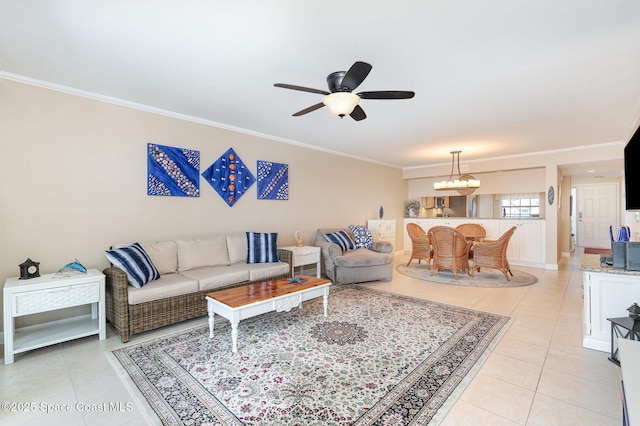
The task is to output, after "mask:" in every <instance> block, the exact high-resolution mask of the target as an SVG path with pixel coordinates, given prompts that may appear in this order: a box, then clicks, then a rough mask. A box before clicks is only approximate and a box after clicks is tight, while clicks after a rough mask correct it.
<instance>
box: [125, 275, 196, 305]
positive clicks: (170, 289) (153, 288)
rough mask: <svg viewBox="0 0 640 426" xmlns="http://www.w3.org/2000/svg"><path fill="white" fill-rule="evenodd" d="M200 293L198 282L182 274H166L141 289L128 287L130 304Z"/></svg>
mask: <svg viewBox="0 0 640 426" xmlns="http://www.w3.org/2000/svg"><path fill="white" fill-rule="evenodd" d="M197 291H198V281H196V280H194V279H192V278H189V277H185V276H183V275H180V274H165V275H162V276H161V277H160V278H159V279H157V280H155V281H151V282H150V283H147V284H145V285H144V286H142V287H141V288H135V287H133V286H131V285H130V286H127V292H128V293H129V304H130V305H137V304H138V303H143V302H151V301H153V300H159V299H164V298H165V297H171V296H179V295H181V294H189V293H195V292H197ZM203 303H204V302H203Z"/></svg>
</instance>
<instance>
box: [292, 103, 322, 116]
mask: <svg viewBox="0 0 640 426" xmlns="http://www.w3.org/2000/svg"><path fill="white" fill-rule="evenodd" d="M323 106H324V104H323V103H322V102H320V103H319V104H315V105H311V106H310V107H308V108H305V109H303V110H301V111H298V112H296V113H295V114H293V116H294V117H300V116H301V115H305V114H308V113H310V112H312V111H315V110H317V109H320V108H322V107H323Z"/></svg>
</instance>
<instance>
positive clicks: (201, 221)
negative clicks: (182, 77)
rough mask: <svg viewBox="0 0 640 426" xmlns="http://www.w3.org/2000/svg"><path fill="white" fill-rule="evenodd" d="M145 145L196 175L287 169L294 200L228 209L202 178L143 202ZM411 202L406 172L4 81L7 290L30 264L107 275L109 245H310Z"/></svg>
mask: <svg viewBox="0 0 640 426" xmlns="http://www.w3.org/2000/svg"><path fill="white" fill-rule="evenodd" d="M148 142H154V143H158V144H162V145H170V146H176V147H184V148H189V149H197V150H200V160H201V172H202V171H204V170H205V169H206V168H207V167H208V166H209V165H210V164H211V163H213V162H214V161H215V160H216V159H217V158H218V157H219V156H220V155H221V154H223V153H224V152H225V151H226V150H227V149H228V148H230V147H232V148H233V149H234V150H235V151H236V152H237V154H238V155H239V156H240V157H241V158H242V160H243V161H244V162H245V163H246V164H247V165H248V166H249V169H250V170H251V171H252V172H253V173H254V174H255V170H256V160H268V161H275V162H279V163H286V164H289V200H288V201H273V200H257V199H256V184H254V185H253V186H252V187H251V188H250V189H249V191H248V192H247V193H246V194H245V195H244V196H243V197H242V198H241V199H240V200H239V201H238V202H237V203H236V204H235V205H234V206H233V207H229V206H227V204H226V203H224V202H223V201H222V199H221V198H220V197H219V196H218V194H217V193H216V192H215V191H214V190H213V188H211V187H210V186H209V184H208V183H206V182H205V181H204V180H202V179H201V180H200V193H201V195H200V197H198V198H187V197H154V196H148V195H146V190H147V188H146V173H147V157H146V149H147V143H148ZM406 199H407V183H406V181H405V180H403V178H402V170H401V169H396V168H391V167H385V166H381V165H378V164H373V163H368V162H364V161H358V160H354V159H351V158H346V157H341V156H337V155H332V154H328V153H324V152H320V151H315V150H310V149H306V148H301V147H298V146H294V145H290V144H285V143H281V142H275V141H272V140H267V139H262V138H259V137H256V136H252V135H248V134H243V133H238V132H233V131H229V130H224V129H220V128H216V127H212V126H208V125H204V124H197V123H194V122H190V121H184V120H179V119H175V118H171V117H167V116H163V115H158V114H152V113H149V112H144V111H140V110H137V109H132V108H127V107H124V106H120V105H115V104H110V103H105V102H100V101H96V100H92V99H88V98H84V97H80V96H74V95H70V94H65V93H61V92H56V91H52V90H48V89H44V88H40V87H35V86H30V85H25V84H21V83H17V82H13V81H10V80H4V79H0V280H1V281H2V282H3V283H4V280H5V279H6V278H7V277H12V276H17V275H18V264H20V263H22V262H23V261H24V260H25V259H26V258H27V257H30V258H31V259H33V260H36V261H39V262H40V269H41V273H50V272H55V271H56V270H57V269H58V268H60V267H61V266H63V265H65V264H66V263H68V262H70V261H72V260H74V258H78V260H80V262H81V263H82V264H83V265H85V266H87V267H88V268H97V269H103V268H105V267H106V266H108V263H107V261H106V259H105V257H104V255H103V250H105V249H107V248H108V247H109V246H110V245H111V244H114V243H127V242H133V241H161V240H168V239H174V238H178V237H188V236H197V235H211V234H229V233H243V232H245V231H269V232H278V233H279V238H278V243H279V245H291V244H294V243H295V240H294V232H295V230H296V229H298V228H299V229H300V230H301V232H302V234H303V235H304V236H305V237H306V242H307V243H312V242H313V237H314V231H315V230H316V229H317V228H319V227H333V226H336V227H338V226H346V225H349V224H365V223H366V221H367V219H374V218H377V216H378V209H379V207H380V205H383V206H384V209H385V218H394V217H395V218H397V219H402V216H403V211H404V202H405V200H406ZM397 234H398V235H402V220H398V229H397ZM398 244H399V245H400V246H399V247H398V249H401V248H402V247H401V244H402V239H398Z"/></svg>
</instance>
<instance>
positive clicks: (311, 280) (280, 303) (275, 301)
mask: <svg viewBox="0 0 640 426" xmlns="http://www.w3.org/2000/svg"><path fill="white" fill-rule="evenodd" d="M302 278H306V281H303V282H302V283H290V282H288V279H287V278H282V279H278V280H273V281H264V282H261V283H255V284H248V285H245V286H241V287H234V288H229V289H225V290H218V291H214V292H211V293H208V294H207V298H206V299H207V311H208V313H209V337H210V338H213V326H214V317H215V314H218V315H220V316H222V317H224V318H226V319H228V320H229V321H230V322H231V341H232V351H233V352H238V323H239V322H240V321H241V320H243V319H247V318H251V317H255V316H256V315H260V314H264V313H267V312H272V311H277V312H282V311H286V312H288V311H290V310H291V309H292V308H295V307H296V306H298V307H299V308H300V309H302V302H304V301H306V300H311V299H315V298H316V297H320V296H322V297H323V299H324V300H323V302H324V303H323V304H324V316H325V317H326V316H327V308H328V306H329V286H330V285H331V281H329V280H325V279H322V278H317V277H310V276H302Z"/></svg>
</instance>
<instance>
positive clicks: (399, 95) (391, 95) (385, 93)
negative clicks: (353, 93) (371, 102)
mask: <svg viewBox="0 0 640 426" xmlns="http://www.w3.org/2000/svg"><path fill="white" fill-rule="evenodd" d="M357 95H358V96H360V97H361V98H362V99H411V98H413V97H414V96H415V93H414V92H406V91H403V90H379V91H376V92H360V93H358V94H357Z"/></svg>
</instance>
